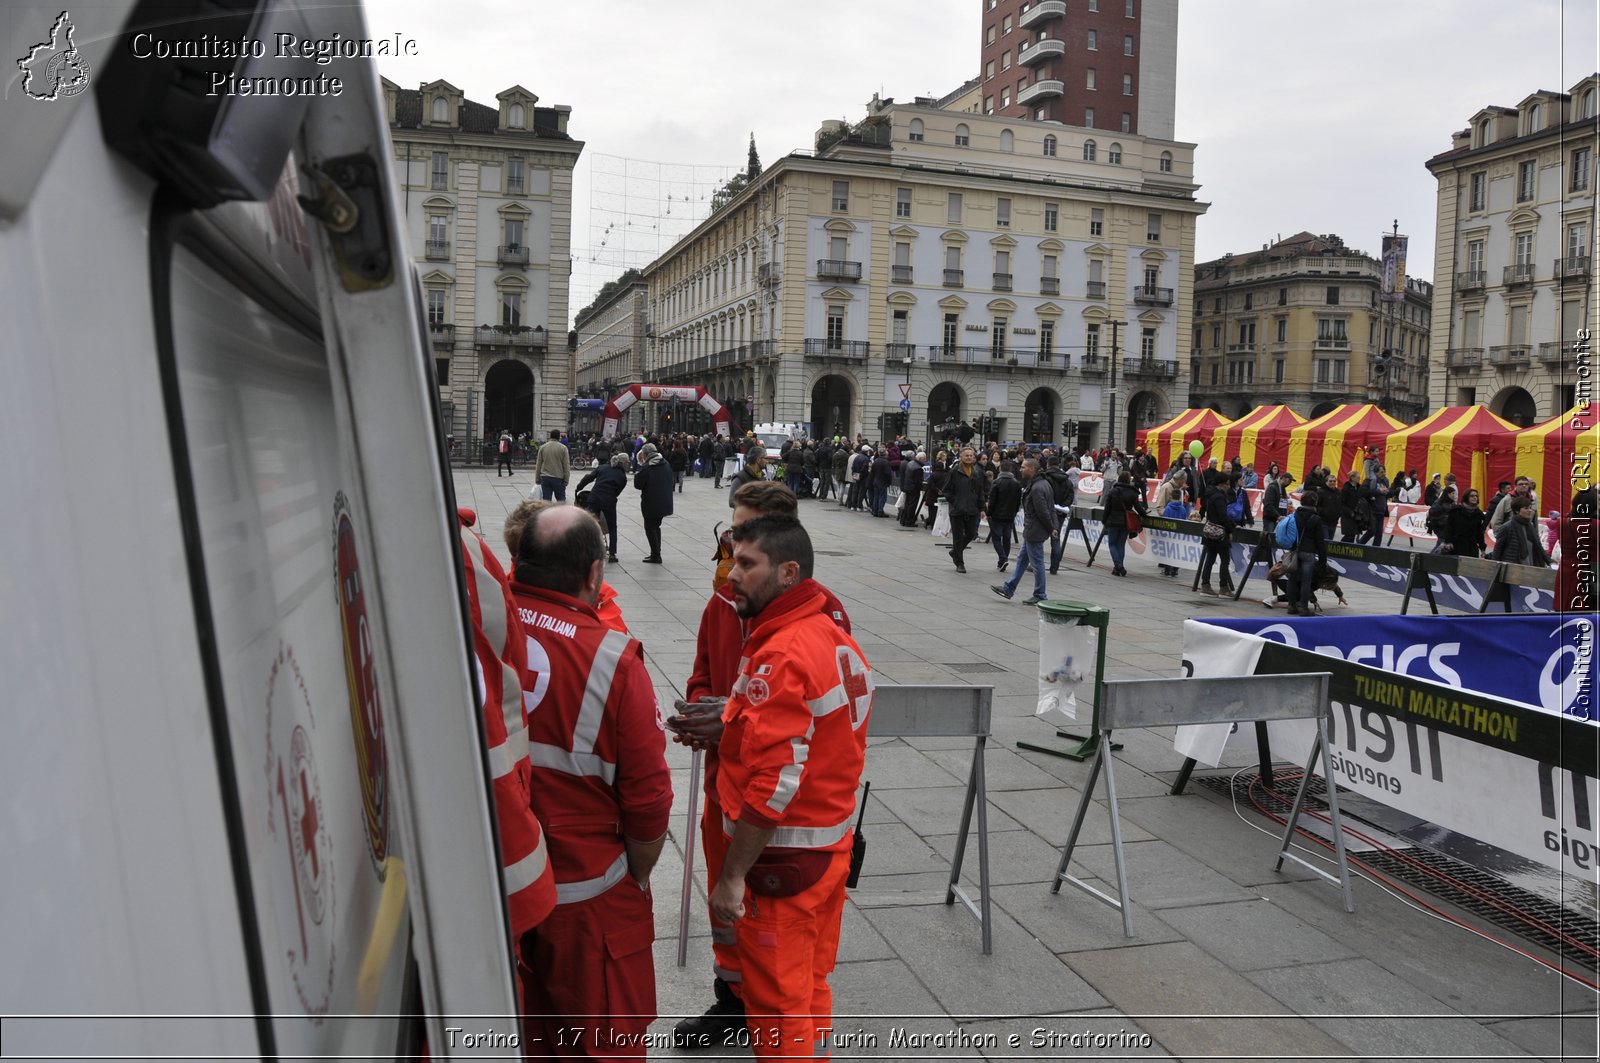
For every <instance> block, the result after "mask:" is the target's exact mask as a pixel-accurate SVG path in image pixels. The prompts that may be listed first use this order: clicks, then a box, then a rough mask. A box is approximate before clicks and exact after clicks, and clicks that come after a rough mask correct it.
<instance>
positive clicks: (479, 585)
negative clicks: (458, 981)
mask: <svg viewBox="0 0 1600 1063" xmlns="http://www.w3.org/2000/svg"><path fill="white" fill-rule="evenodd" d="M460 540H461V563H462V566H463V568H464V569H465V571H466V574H467V579H466V584H467V604H468V607H469V608H470V610H471V614H472V649H473V655H472V663H473V666H474V668H475V669H476V671H477V680H478V683H477V690H478V691H480V692H481V693H482V694H483V695H484V701H483V704H481V705H480V706H478V709H479V711H480V713H481V714H482V716H483V729H484V734H485V736H486V737H487V739H488V743H489V766H490V773H491V775H492V776H493V782H492V788H493V791H494V806H495V820H496V823H497V824H498V826H499V831H500V857H501V861H502V863H503V865H504V866H503V869H502V871H501V874H502V877H503V878H504V880H505V890H506V898H507V902H508V905H509V907H510V912H511V933H512V940H517V939H519V938H521V937H522V935H523V934H524V933H526V932H527V931H529V930H531V929H533V927H535V926H537V925H538V924H539V923H540V922H542V921H543V920H544V917H545V916H547V915H549V914H550V911H551V909H552V908H554V907H555V905H556V880H555V873H554V871H553V870H552V869H551V867H550V858H549V854H548V850H547V849H546V847H545V840H544V834H543V832H542V831H541V830H540V829H539V821H538V820H537V819H536V818H534V812H533V806H532V801H531V798H530V793H529V791H530V787H531V786H532V776H533V773H532V767H531V766H530V764H529V761H528V732H527V728H526V727H525V726H524V724H523V717H522V685H521V681H520V676H521V674H522V671H523V669H524V668H525V667H526V662H527V658H526V655H525V652H524V644H523V639H522V627H521V625H520V624H519V623H517V619H516V614H515V613H514V612H512V608H511V595H510V594H509V593H507V591H506V577H505V572H504V571H503V570H502V569H501V568H500V562H498V561H496V560H495V557H494V554H493V552H491V551H490V549H489V544H488V543H486V542H484V541H483V539H482V538H481V537H480V536H479V535H478V533H477V532H474V531H471V530H469V529H468V528H467V527H466V525H465V523H463V524H462V525H461V527H460Z"/></svg>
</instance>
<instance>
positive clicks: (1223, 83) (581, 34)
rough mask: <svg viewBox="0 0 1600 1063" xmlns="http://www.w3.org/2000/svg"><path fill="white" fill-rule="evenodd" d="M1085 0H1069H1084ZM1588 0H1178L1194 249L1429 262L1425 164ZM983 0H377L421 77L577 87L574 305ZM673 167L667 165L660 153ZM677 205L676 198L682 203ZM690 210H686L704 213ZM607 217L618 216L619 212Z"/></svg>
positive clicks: (957, 62) (549, 99)
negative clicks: (1325, 244) (744, 171)
mask: <svg viewBox="0 0 1600 1063" xmlns="http://www.w3.org/2000/svg"><path fill="white" fill-rule="evenodd" d="M1069 2H1077V0H1069ZM1596 7H1597V5H1596V4H1595V3H1594V0H1514V2H1506V0H1182V3H1181V5H1180V12H1179V19H1178V97H1177V122H1176V134H1177V138H1178V139H1179V140H1186V141H1192V142H1194V143H1195V144H1196V145H1197V148H1196V150H1195V174H1196V179H1197V180H1198V181H1199V183H1200V186H1201V187H1200V193H1199V195H1200V198H1201V199H1202V200H1204V201H1205V202H1208V203H1210V204H1211V206H1210V210H1209V211H1208V212H1207V213H1206V214H1205V215H1204V216H1203V217H1201V218H1200V219H1199V223H1198V224H1199V229H1198V233H1199V235H1198V249H1197V250H1198V255H1199V259H1200V260H1201V261H1205V260H1206V259H1210V258H1215V257H1217V256H1219V255H1222V254H1224V253H1226V252H1233V253H1242V252H1245V251H1249V250H1253V249H1255V248H1259V247H1260V246H1261V245H1262V244H1263V243H1265V242H1268V241H1271V240H1274V239H1276V238H1277V237H1278V236H1279V235H1282V236H1288V235H1290V234H1291V233H1295V232H1298V231H1300V230H1302V229H1307V230H1310V231H1312V232H1316V233H1338V234H1339V235H1341V236H1342V237H1344V239H1345V241H1346V243H1348V244H1349V245H1350V246H1352V247H1356V248H1360V249H1362V250H1365V251H1368V252H1370V253H1376V251H1377V249H1378V238H1379V234H1380V233H1383V232H1387V231H1388V230H1389V227H1390V225H1391V224H1392V222H1393V221H1394V220H1395V219H1398V220H1399V223H1400V231H1401V232H1402V233H1406V234H1409V235H1410V237H1411V247H1410V261H1409V263H1408V267H1409V272H1411V273H1412V274H1413V275H1416V276H1420V277H1423V278H1425V279H1429V280H1431V279H1432V274H1433V243H1434V206H1435V193H1436V187H1437V185H1436V182H1435V181H1434V179H1433V177H1432V176H1431V175H1430V174H1429V173H1428V171H1427V170H1426V169H1424V167H1423V163H1424V162H1425V161H1426V160H1427V159H1428V158H1429V157H1430V156H1432V155H1435V154H1438V153H1439V152H1441V151H1444V150H1445V149H1446V148H1448V147H1449V145H1450V134H1451V132H1452V131H1454V130H1458V129H1463V128H1465V127H1466V125H1467V122H1468V119H1470V118H1471V116H1472V115H1473V114H1475V113H1476V112H1477V111H1479V110H1480V109H1482V108H1483V107H1485V106H1488V105H1490V104H1499V105H1504V106H1515V105H1516V104H1517V103H1518V102H1520V101H1521V100H1522V99H1523V98H1524V97H1525V96H1527V95H1528V94H1529V93H1531V92H1534V91H1535V90H1537V89H1552V90H1555V91H1565V90H1566V89H1568V88H1569V87H1571V85H1572V84H1573V83H1574V82H1576V81H1577V80H1578V79H1579V78H1582V77H1584V76H1585V75H1587V74H1590V73H1593V72H1594V71H1595V70H1596V69H1597V67H1600V59H1597V48H1600V46H1597V15H1596ZM982 8H983V4H982V0H916V2H912V0H880V2H878V3H862V2H860V0H806V2H805V3H801V4H792V3H782V4H780V3H773V2H771V0H766V2H763V0H665V2H663V0H581V2H570V0H569V2H564V3H554V2H550V0H535V2H533V3H528V4H508V3H506V2H504V0H451V2H450V3H440V2H438V0H367V9H368V20H369V25H370V28H371V31H372V34H373V35H374V36H384V35H392V34H394V33H396V32H398V33H401V34H404V35H406V36H409V37H414V38H415V39H416V40H417V42H418V54H417V55H416V56H414V57H408V58H405V59H401V60H389V59H386V60H380V62H379V70H380V71H381V72H382V73H383V74H384V76H386V77H388V78H389V79H390V80H392V81H395V82H398V83H399V84H400V85H402V86H404V87H407V88H414V87H416V86H417V85H420V84H422V83H423V82H426V81H431V80H434V79H436V78H443V79H445V80H447V81H449V82H451V83H452V84H455V85H457V86H459V87H460V88H462V89H463V90H464V91H465V92H466V93H467V96H468V98H470V99H473V100H477V101H480V102H484V103H488V104H491V105H492V104H494V102H495V101H494V97H495V94H496V93H498V92H500V91H502V90H503V89H506V88H508V87H510V86H511V85H513V84H521V85H523V86H524V87H526V88H527V89H528V90H529V91H531V92H533V93H535V94H536V95H537V96H539V98H540V103H541V104H544V105H549V104H569V105H571V107H572V122H571V126H570V131H571V132H572V134H573V135H574V136H576V137H577V138H578V139H580V140H583V141H584V142H585V143H586V147H585V149H584V156H583V158H582V159H580V161H579V163H578V168H577V171H576V174H575V191H574V197H573V199H574V202H573V254H574V262H573V295H572V305H571V310H572V312H574V313H575V312H576V311H577V310H579V309H581V308H582V307H583V306H584V305H585V304H586V303H588V302H589V300H590V298H591V297H592V295H593V293H594V292H595V291H596V290H598V288H599V287H600V286H601V285H602V284H604V283H605V282H606V281H607V280H610V279H611V278H613V277H615V276H616V275H617V274H618V273H620V272H621V271H622V269H623V268H624V267H625V266H627V265H642V264H643V263H644V262H647V261H649V260H650V259H651V258H653V257H654V256H655V254H656V252H657V251H658V250H660V249H664V248H665V247H667V246H670V243H671V241H672V239H673V238H674V237H676V236H677V235H681V234H682V233H683V232H685V231H686V229H687V227H688V225H689V224H690V223H691V220H698V218H700V217H703V216H704V210H705V198H704V197H707V196H709V194H710V192H711V190H712V189H713V188H714V187H715V186H716V184H717V183H719V182H720V180H721V179H722V178H725V177H726V176H727V175H728V174H729V173H731V172H732V171H733V170H734V169H737V168H742V167H743V166H744V161H745V152H746V148H747V145H748V140H749V135H750V133H751V132H752V131H753V132H754V133H755V136H756V144H757V147H758V148H759V150H760V153H761V160H762V162H763V164H766V165H770V164H771V163H772V162H774V161H775V160H776V159H778V158H779V157H780V156H781V155H783V154H785V153H787V152H789V151H792V150H795V149H797V148H806V149H809V148H810V147H811V146H812V138H813V136H814V134H815V132H816V128H817V125H818V123H819V122H820V121H821V120H822V119H825V118H847V119H850V120H857V119H859V118H861V117H862V116H863V115H864V114H865V104H866V101H867V100H868V99H870V98H871V96H872V94H873V93H874V92H881V93H882V94H883V95H884V96H891V97H894V98H896V99H900V100H908V99H910V98H911V97H913V96H920V95H942V94H943V93H945V92H946V91H948V90H950V89H952V88H954V87H956V86H957V85H959V84H960V83H961V82H962V81H964V80H966V79H967V78H969V77H971V76H972V75H973V74H975V73H976V72H977V65H978V45H979V22H980V18H981V11H982ZM657 164H665V165H657ZM669 210H670V212H671V213H668V211H669ZM691 211H695V212H697V213H694V214H693V218H692V219H691V217H690V213H691ZM608 226H609V227H610V228H609V230H608Z"/></svg>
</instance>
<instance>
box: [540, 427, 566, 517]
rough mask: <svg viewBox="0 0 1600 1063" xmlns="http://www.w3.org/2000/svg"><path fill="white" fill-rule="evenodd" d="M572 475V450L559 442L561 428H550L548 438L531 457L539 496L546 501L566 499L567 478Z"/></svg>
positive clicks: (562, 500) (563, 500)
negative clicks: (532, 457)
mask: <svg viewBox="0 0 1600 1063" xmlns="http://www.w3.org/2000/svg"><path fill="white" fill-rule="evenodd" d="M571 476H572V452H571V451H569V450H567V448H566V445H565V444H564V443H562V442H561V430H560V429H559V428H552V429H550V438H549V439H548V440H546V441H545V442H544V444H543V445H542V446H541V447H540V448H539V452H538V454H536V455H534V459H533V478H534V482H535V483H537V484H538V485H539V497H540V498H542V499H544V500H545V501H546V502H548V501H550V500H551V499H555V500H556V501H558V502H565V501H566V500H567V480H568V479H569V478H570V477H571Z"/></svg>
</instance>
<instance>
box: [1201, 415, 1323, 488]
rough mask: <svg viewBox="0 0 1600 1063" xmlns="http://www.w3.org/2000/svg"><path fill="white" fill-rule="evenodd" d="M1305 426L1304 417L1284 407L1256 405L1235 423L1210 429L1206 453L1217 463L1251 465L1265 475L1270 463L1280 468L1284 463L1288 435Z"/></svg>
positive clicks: (1286, 455) (1286, 454) (1287, 452)
mask: <svg viewBox="0 0 1600 1063" xmlns="http://www.w3.org/2000/svg"><path fill="white" fill-rule="evenodd" d="M1305 423H1306V419H1305V418H1304V417H1301V416H1300V415H1299V414H1298V413H1295V412H1294V411H1293V410H1291V409H1290V408H1289V407H1287V406H1258V407H1257V408H1255V409H1253V410H1251V411H1250V412H1249V413H1247V414H1245V415H1244V416H1243V417H1241V418H1239V419H1238V420H1237V421H1234V422H1232V423H1231V424H1226V425H1223V426H1222V427H1220V428H1217V429H1215V430H1213V431H1212V433H1211V445H1210V446H1209V447H1207V448H1206V450H1207V454H1208V456H1210V457H1214V458H1217V459H1219V460H1220V459H1226V458H1238V459H1239V460H1240V461H1241V462H1254V463H1255V466H1256V471H1257V472H1261V473H1265V472H1266V471H1267V466H1268V465H1269V464H1270V463H1272V462H1274V461H1275V462H1277V463H1278V464H1279V465H1280V466H1282V465H1283V464H1284V462H1285V461H1287V460H1288V457H1289V433H1290V432H1291V431H1292V430H1293V429H1295V428H1297V427H1299V426H1300V425H1303V424H1305Z"/></svg>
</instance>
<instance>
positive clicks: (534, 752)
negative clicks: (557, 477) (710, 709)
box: [511, 505, 672, 1059]
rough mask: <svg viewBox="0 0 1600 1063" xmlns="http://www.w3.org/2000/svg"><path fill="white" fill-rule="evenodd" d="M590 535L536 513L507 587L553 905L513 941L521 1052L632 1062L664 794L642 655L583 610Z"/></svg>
mask: <svg viewBox="0 0 1600 1063" xmlns="http://www.w3.org/2000/svg"><path fill="white" fill-rule="evenodd" d="M604 571H605V546H604V541H603V539H602V537H601V533H600V525H599V524H598V523H596V521H595V519H594V518H593V517H592V516H590V515H589V514H588V513H586V512H584V511H583V510H581V509H579V508H577V507H576V506H570V505H556V506H548V507H545V508H542V509H539V510H536V511H534V512H533V513H532V514H531V515H530V516H529V518H528V521H527V524H526V525H525V526H524V527H523V529H522V538H521V541H520V543H519V545H518V549H517V563H516V568H515V574H516V579H515V581H514V582H513V583H512V584H511V590H512V594H513V596H514V598H515V604H516V606H517V614H518V618H519V619H520V621H521V623H522V630H523V632H524V634H525V635H526V648H527V654H528V666H527V671H526V673H525V675H524V679H523V684H522V686H523V706H524V709H525V711H526V713H527V718H528V747H529V756H530V759H531V760H532V762H533V809H534V811H535V812H536V813H538V814H539V817H540V819H541V820H542V821H543V822H544V824H545V825H546V827H547V835H548V844H549V847H550V861H551V863H552V864H553V865H554V867H555V878H556V908H555V911H554V912H552V913H551V914H550V917H549V918H548V919H546V920H545V921H544V922H543V923H542V924H540V925H539V926H538V927H537V928H536V929H534V930H533V932H532V933H530V934H529V935H528V936H527V938H526V939H525V940H524V944H523V954H524V958H525V959H526V960H527V961H528V962H529V963H530V964H531V965H532V967H533V970H535V971H537V972H539V975H540V978H539V979H538V980H537V981H536V982H535V983H534V984H533V985H532V986H530V992H529V993H528V1001H527V1002H528V1011H529V1012H530V1014H529V1015H528V1017H527V1018H526V1020H525V1023H524V1027H523V1028H524V1031H525V1032H526V1033H527V1035H528V1040H527V1041H526V1042H525V1043H524V1045H523V1049H524V1051H525V1052H527V1053H528V1054H530V1055H532V1056H546V1055H554V1056H584V1057H588V1058H592V1059H642V1058H644V1055H645V1048H646V1045H645V1042H644V1040H643V1035H644V1033H645V1030H646V1028H647V1027H648V1026H649V1025H650V1022H651V1021H652V1020H653V1019H654V1018H655V1012H656V985H655V963H654V958H653V957H652V955H651V945H652V944H653V943H654V941H655V923H654V917H653V914H652V911H651V898H650V886H649V879H650V871H651V869H652V868H653V867H654V866H655V863H656V859H657V857H659V856H660V855H661V846H662V843H663V841H664V840H665V838H666V831H667V816H668V813H669V812H670V811H671V808H672V784H671V780H670V777H669V775H668V773H667V761H666V755H665V754H666V739H665V737H664V736H663V733H662V732H663V731H664V729H665V726H664V723H663V721H662V717H661V711H660V709H659V708H658V707H657V705H656V698H655V690H654V687H653V685H652V684H651V681H650V674H649V672H648V671H646V669H645V666H644V651H643V649H642V648H641V647H640V645H639V643H638V642H637V641H636V640H634V639H631V638H629V637H628V636H627V635H624V634H622V633H621V632H618V631H613V630H610V629H609V628H607V627H606V626H605V625H604V624H603V623H602V622H601V621H600V618H599V616H598V615H597V614H596V611H595V603H596V602H597V601H598V600H599V595H600V588H601V586H602V583H603V575H604Z"/></svg>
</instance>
